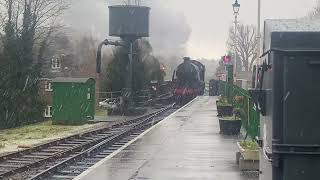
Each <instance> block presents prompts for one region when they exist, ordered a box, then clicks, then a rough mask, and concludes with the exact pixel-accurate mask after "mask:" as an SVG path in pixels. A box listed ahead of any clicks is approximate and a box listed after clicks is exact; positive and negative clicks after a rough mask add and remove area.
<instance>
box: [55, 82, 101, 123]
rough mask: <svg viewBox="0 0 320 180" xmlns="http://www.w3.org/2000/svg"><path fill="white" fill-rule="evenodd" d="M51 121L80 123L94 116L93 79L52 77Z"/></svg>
mask: <svg viewBox="0 0 320 180" xmlns="http://www.w3.org/2000/svg"><path fill="white" fill-rule="evenodd" d="M52 82H53V123H54V124H63V125H81V124H85V123H87V122H88V120H92V119H94V116H95V80H94V79H92V78H55V79H53V81H52Z"/></svg>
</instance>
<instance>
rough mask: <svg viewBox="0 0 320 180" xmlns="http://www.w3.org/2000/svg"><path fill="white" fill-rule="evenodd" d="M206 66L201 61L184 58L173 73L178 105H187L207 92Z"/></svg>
mask: <svg viewBox="0 0 320 180" xmlns="http://www.w3.org/2000/svg"><path fill="white" fill-rule="evenodd" d="M205 71H206V68H205V66H204V65H203V64H202V63H200V62H199V61H195V60H191V59H190V58H189V57H185V58H184V62H183V63H182V64H180V65H179V66H178V67H177V69H176V70H175V71H174V73H173V77H172V82H173V84H174V88H173V89H174V90H173V91H174V92H173V94H174V97H175V100H176V102H177V103H178V104H186V103H187V102H189V101H190V100H192V99H194V98H195V97H197V96H201V95H203V94H204V91H205V82H204V78H205Z"/></svg>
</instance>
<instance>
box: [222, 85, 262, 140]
mask: <svg viewBox="0 0 320 180" xmlns="http://www.w3.org/2000/svg"><path fill="white" fill-rule="evenodd" d="M227 86H229V88H230V91H231V92H230V95H231V99H232V105H233V106H234V108H239V109H241V112H242V113H241V116H242V126H243V127H244V128H245V129H246V131H247V133H248V135H249V136H250V137H251V138H255V137H257V136H259V134H260V132H259V131H260V113H259V111H257V110H256V109H255V106H254V103H253V101H252V100H251V97H250V95H249V92H248V91H247V90H244V89H242V88H240V87H238V86H236V85H232V84H227V83H226V82H225V81H219V83H218V90H219V92H218V94H220V95H222V96H227Z"/></svg>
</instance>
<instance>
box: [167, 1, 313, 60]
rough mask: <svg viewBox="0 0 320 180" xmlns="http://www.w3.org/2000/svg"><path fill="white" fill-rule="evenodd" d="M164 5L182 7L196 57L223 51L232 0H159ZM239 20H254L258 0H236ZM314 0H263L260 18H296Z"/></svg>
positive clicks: (175, 7) (220, 53) (249, 22)
mask: <svg viewBox="0 0 320 180" xmlns="http://www.w3.org/2000/svg"><path fill="white" fill-rule="evenodd" d="M162 2H163V3H167V6H169V7H171V8H173V9H175V10H176V11H182V12H183V13H184V14H185V16H186V17H187V22H188V23H189V25H190V26H191V28H192V34H191V37H190V39H189V42H188V53H189V55H191V56H195V57H207V58H211V57H215V58H217V57H220V56H221V55H223V54H224V53H225V51H226V46H225V42H226V39H227V35H228V34H227V33H228V27H229V26H230V25H232V23H233V18H234V17H233V14H232V7H231V4H232V3H233V2H234V0H198V1H191V0H162ZM239 3H240V4H241V9H240V17H239V19H240V21H241V22H243V23H246V24H254V25H256V24H257V0H239ZM315 4H316V1H315V0H262V19H266V18H267V19H270V18H298V17H301V16H304V15H306V14H307V13H308V12H309V11H310V10H311V9H312V8H313V7H314V5H315Z"/></svg>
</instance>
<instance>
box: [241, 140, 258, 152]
mask: <svg viewBox="0 0 320 180" xmlns="http://www.w3.org/2000/svg"><path fill="white" fill-rule="evenodd" d="M240 146H241V147H242V148H243V149H248V150H258V149H259V146H258V144H257V142H255V141H241V142H240Z"/></svg>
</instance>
